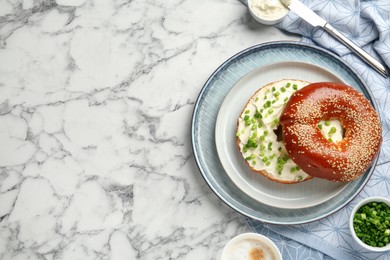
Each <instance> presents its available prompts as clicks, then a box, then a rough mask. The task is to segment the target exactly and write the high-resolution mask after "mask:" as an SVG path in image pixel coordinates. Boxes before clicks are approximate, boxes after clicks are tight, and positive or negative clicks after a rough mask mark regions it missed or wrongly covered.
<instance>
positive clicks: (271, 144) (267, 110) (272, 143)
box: [236, 79, 312, 184]
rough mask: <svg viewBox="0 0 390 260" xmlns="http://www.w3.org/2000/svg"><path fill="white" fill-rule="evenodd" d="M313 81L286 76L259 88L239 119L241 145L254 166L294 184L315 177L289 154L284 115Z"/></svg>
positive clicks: (265, 174)
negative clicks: (282, 122)
mask: <svg viewBox="0 0 390 260" xmlns="http://www.w3.org/2000/svg"><path fill="white" fill-rule="evenodd" d="M308 84H309V82H306V81H303V80H296V79H283V80H279V81H275V82H272V83H269V84H267V85H265V86H263V87H261V88H260V89H259V90H257V91H256V92H255V93H254V94H253V95H252V97H251V98H250V99H249V101H248V102H247V104H246V105H245V107H244V109H243V111H242V113H241V114H240V116H239V118H238V122H237V132H236V143H237V147H238V149H239V151H240V153H241V155H242V157H243V158H244V160H245V162H246V163H247V165H248V166H249V167H250V169H251V170H252V171H254V172H256V173H260V174H262V175H264V176H265V177H267V178H268V179H270V180H273V181H276V182H279V183H285V184H293V183H299V182H302V181H305V180H309V179H311V178H312V177H311V176H310V175H308V174H307V173H305V172H304V171H303V170H302V169H301V167H299V166H298V165H297V164H296V163H295V162H294V161H293V160H292V159H291V158H290V156H289V154H288V152H287V150H286V148H285V145H284V143H283V141H282V140H281V130H280V127H279V126H280V124H279V121H280V116H281V114H282V111H283V110H284V108H285V106H286V104H287V102H288V101H289V99H290V97H291V96H292V95H293V93H295V92H296V91H297V90H299V89H301V88H303V87H304V86H306V85H308Z"/></svg>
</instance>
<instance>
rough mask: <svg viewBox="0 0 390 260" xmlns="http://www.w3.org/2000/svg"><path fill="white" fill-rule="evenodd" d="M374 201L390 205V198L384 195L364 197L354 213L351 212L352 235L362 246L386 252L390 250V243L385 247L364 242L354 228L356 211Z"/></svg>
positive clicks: (350, 225)
mask: <svg viewBox="0 0 390 260" xmlns="http://www.w3.org/2000/svg"><path fill="white" fill-rule="evenodd" d="M374 201H375V202H384V203H386V204H387V205H389V206H390V199H387V198H384V197H369V198H365V199H363V200H362V201H360V202H359V203H358V204H356V206H355V207H354V208H353V210H352V213H351V216H350V219H349V229H350V230H351V234H352V237H353V238H354V240H355V241H356V243H358V244H359V245H360V246H361V247H363V248H365V249H367V250H370V251H371V252H384V251H387V250H390V244H387V245H386V246H384V247H373V246H369V245H367V244H366V243H364V242H363V241H361V240H360V238H358V237H357V235H356V233H355V229H354V228H353V218H354V216H355V214H356V212H357V211H358V209H360V208H361V207H362V206H363V205H366V204H367V203H370V202H374ZM389 238H390V237H389Z"/></svg>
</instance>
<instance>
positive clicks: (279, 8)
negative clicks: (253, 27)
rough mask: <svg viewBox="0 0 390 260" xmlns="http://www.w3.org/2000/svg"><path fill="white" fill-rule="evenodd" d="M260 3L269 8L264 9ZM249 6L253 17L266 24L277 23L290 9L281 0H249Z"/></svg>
mask: <svg viewBox="0 0 390 260" xmlns="http://www.w3.org/2000/svg"><path fill="white" fill-rule="evenodd" d="M259 4H260V5H262V6H264V7H268V8H269V9H268V10H267V11H265V10H262V9H260V8H259ZM248 8H249V13H250V14H251V15H252V16H253V18H254V19H255V20H256V21H258V22H259V23H262V24H265V25H273V24H277V23H278V22H280V21H281V20H282V19H283V18H284V17H285V16H286V15H287V14H288V11H289V10H288V8H287V7H285V6H284V5H283V4H282V1H279V0H248Z"/></svg>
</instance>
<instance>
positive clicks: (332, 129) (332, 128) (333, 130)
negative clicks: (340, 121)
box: [329, 126, 336, 134]
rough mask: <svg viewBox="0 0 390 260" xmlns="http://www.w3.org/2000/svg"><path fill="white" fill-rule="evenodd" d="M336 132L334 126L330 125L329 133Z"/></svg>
mask: <svg viewBox="0 0 390 260" xmlns="http://www.w3.org/2000/svg"><path fill="white" fill-rule="evenodd" d="M334 133H336V127H334V126H332V127H331V128H330V130H329V134H334Z"/></svg>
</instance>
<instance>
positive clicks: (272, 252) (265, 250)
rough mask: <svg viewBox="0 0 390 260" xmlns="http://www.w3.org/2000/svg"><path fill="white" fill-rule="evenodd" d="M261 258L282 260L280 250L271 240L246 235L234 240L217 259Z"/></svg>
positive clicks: (244, 259)
mask: <svg viewBox="0 0 390 260" xmlns="http://www.w3.org/2000/svg"><path fill="white" fill-rule="evenodd" d="M259 256H264V259H267V260H282V255H281V253H280V251H279V249H278V248H277V246H276V245H275V244H274V242H272V241H271V240H270V239H269V238H267V237H265V236H263V235H260V234H257V233H244V234H240V235H238V236H236V237H234V238H232V239H231V240H230V241H229V242H228V243H227V244H226V245H225V247H224V248H223V249H222V252H221V253H220V256H219V258H217V259H219V260H252V259H259ZM256 257H257V258H256Z"/></svg>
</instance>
